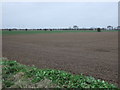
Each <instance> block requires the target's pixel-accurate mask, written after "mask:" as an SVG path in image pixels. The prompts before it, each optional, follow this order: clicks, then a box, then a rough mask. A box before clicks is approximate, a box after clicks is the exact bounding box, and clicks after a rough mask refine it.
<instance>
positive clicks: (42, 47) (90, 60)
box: [2, 32, 118, 84]
mask: <svg viewBox="0 0 120 90" xmlns="http://www.w3.org/2000/svg"><path fill="white" fill-rule="evenodd" d="M2 44H3V48H2V49H3V50H2V53H3V57H7V58H8V59H10V60H16V61H18V62H20V63H22V64H26V65H30V66H32V65H35V66H36V67H38V68H50V69H59V70H65V71H67V72H71V73H73V74H80V73H83V74H85V75H90V76H93V77H95V78H98V79H103V80H105V81H108V82H110V83H115V84H117V83H118V82H117V79H118V76H117V75H118V32H79V33H48V34H27V35H25V34H19V35H3V43H2Z"/></svg>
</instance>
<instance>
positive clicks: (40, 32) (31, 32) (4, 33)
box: [2, 30, 116, 35]
mask: <svg viewBox="0 0 120 90" xmlns="http://www.w3.org/2000/svg"><path fill="white" fill-rule="evenodd" d="M114 31H116V30H110V31H103V30H102V32H114ZM66 32H97V31H91V30H61V31H57V30H55V31H29V30H28V31H2V34H3V35H16V34H42V33H66Z"/></svg>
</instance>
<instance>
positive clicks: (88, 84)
mask: <svg viewBox="0 0 120 90" xmlns="http://www.w3.org/2000/svg"><path fill="white" fill-rule="evenodd" d="M0 65H2V87H3V88H117V86H115V85H113V84H110V83H108V82H105V81H103V80H99V79H95V78H93V77H91V76H89V77H88V76H84V75H82V74H80V75H73V74H71V73H68V72H65V71H60V70H54V69H38V68H36V67H34V66H32V67H30V66H26V65H22V64H20V63H18V62H16V61H9V60H1V61H0Z"/></svg>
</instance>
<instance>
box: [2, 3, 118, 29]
mask: <svg viewBox="0 0 120 90" xmlns="http://www.w3.org/2000/svg"><path fill="white" fill-rule="evenodd" d="M117 4H118V3H117V2H93V3H92V2H75V3H73V2H56V3H55V2H46V3H45V2H18V3H13V2H11V3H10V2H7V3H3V13H2V15H3V16H2V19H3V20H2V21H3V23H2V24H3V28H68V27H72V26H73V25H77V26H79V27H81V28H83V27H107V26H108V25H111V26H114V27H117V25H118V5H117Z"/></svg>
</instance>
